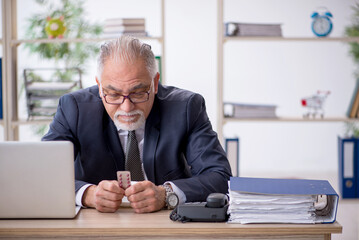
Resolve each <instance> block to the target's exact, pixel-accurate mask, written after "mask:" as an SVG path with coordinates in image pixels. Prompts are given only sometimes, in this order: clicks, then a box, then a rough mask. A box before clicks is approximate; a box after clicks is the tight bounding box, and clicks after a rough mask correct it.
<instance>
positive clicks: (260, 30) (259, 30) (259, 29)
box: [225, 22, 282, 37]
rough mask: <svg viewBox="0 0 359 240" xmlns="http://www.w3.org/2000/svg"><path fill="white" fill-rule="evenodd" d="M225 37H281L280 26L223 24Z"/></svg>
mask: <svg viewBox="0 0 359 240" xmlns="http://www.w3.org/2000/svg"><path fill="white" fill-rule="evenodd" d="M225 29H226V36H252V37H258V36H259V37H281V36H282V28H281V25H280V24H255V23H239V22H227V23H225Z"/></svg>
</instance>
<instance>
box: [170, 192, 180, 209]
mask: <svg viewBox="0 0 359 240" xmlns="http://www.w3.org/2000/svg"><path fill="white" fill-rule="evenodd" d="M177 204H178V197H177V196H176V195H175V194H171V195H169V197H168V205H170V206H172V207H175V206H177Z"/></svg>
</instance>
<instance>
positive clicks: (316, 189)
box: [229, 177, 339, 223]
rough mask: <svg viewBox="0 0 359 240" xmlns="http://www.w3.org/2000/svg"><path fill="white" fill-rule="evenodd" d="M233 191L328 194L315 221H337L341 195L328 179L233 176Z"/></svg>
mask: <svg viewBox="0 0 359 240" xmlns="http://www.w3.org/2000/svg"><path fill="white" fill-rule="evenodd" d="M229 188H230V190H231V191H238V192H245V193H256V194H269V195H278V194H280V195H316V196H318V197H319V196H320V195H326V196H327V204H326V206H325V207H324V208H323V209H320V210H317V211H316V216H315V223H333V222H335V219H336V215H337V208H338V201H339V196H338V194H337V193H336V192H335V190H334V189H333V187H332V186H331V185H330V183H329V182H328V181H327V180H308V179H276V178H247V177H231V178H230V186H229Z"/></svg>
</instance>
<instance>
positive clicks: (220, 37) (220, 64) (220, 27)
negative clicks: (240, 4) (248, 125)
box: [217, 0, 359, 141]
mask: <svg viewBox="0 0 359 240" xmlns="http://www.w3.org/2000/svg"><path fill="white" fill-rule="evenodd" d="M224 1H225V0H217V18H218V19H217V31H218V32H217V44H218V45H217V59H218V60H217V125H218V127H217V133H218V137H219V139H220V140H221V141H223V140H224V136H223V127H224V125H225V124H227V123H229V122H354V121H358V119H351V118H346V117H326V118H323V119H305V118H300V117H295V118H293V117H280V118H275V119H267V118H263V119H258V118H256V119H251V118H249V119H237V118H225V117H224V114H223V110H224V107H223V82H224V80H225V79H224V71H223V68H224V49H223V48H224V45H225V43H227V42H232V41H238V42H240V41H263V42H269V41H275V42H359V37H352V38H350V37H326V38H315V37H227V36H225V35H224V7H223V5H224ZM350 94H351V93H350Z"/></svg>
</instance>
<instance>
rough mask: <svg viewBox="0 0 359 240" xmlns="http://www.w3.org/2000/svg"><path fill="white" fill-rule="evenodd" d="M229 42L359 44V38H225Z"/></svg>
mask: <svg viewBox="0 0 359 240" xmlns="http://www.w3.org/2000/svg"><path fill="white" fill-rule="evenodd" d="M223 41H224V42H227V41H288V42H290V41H291V42H346V43H347V42H359V37H323V38H319V37H243V36H233V37H224V38H223Z"/></svg>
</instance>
